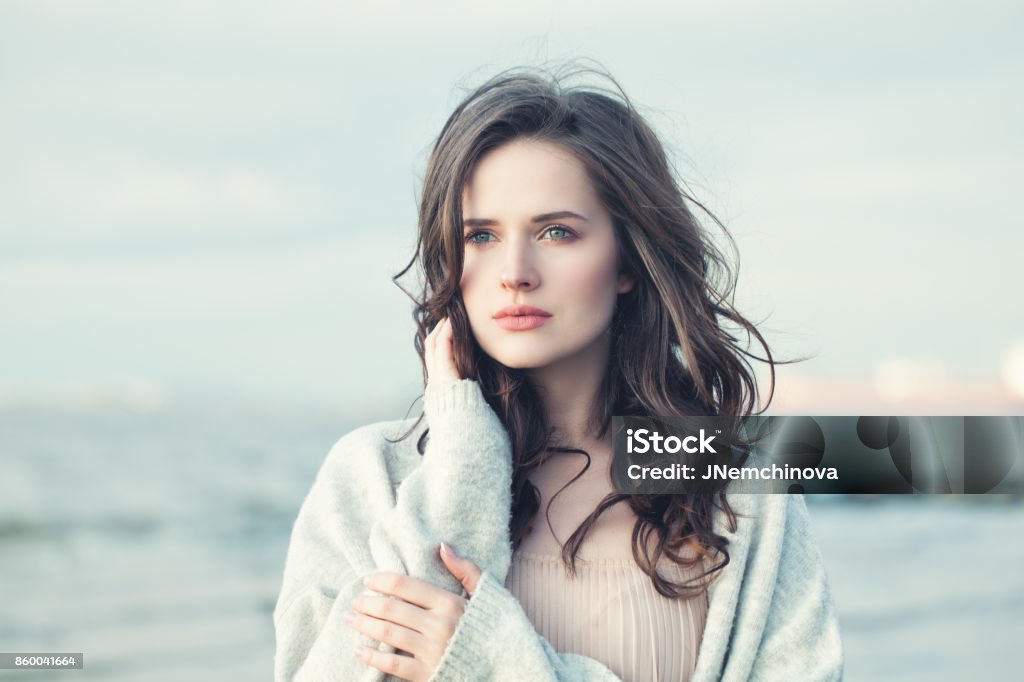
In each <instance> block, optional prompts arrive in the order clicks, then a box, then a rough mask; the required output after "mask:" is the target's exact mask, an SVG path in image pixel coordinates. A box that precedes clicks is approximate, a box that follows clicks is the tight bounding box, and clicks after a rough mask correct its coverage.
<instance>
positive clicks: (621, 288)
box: [616, 272, 635, 294]
mask: <svg viewBox="0 0 1024 682" xmlns="http://www.w3.org/2000/svg"><path fill="white" fill-rule="evenodd" d="M634 284H635V282H634V281H633V278H632V277H630V276H629V275H627V274H626V273H624V272H620V273H619V281H618V285H617V286H616V291H618V293H620V294H628V293H629V292H630V291H633V285H634Z"/></svg>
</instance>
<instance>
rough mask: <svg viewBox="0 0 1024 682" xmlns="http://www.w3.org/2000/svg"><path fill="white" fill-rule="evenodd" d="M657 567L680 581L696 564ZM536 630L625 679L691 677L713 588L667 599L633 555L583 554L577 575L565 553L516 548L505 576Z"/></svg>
mask: <svg viewBox="0 0 1024 682" xmlns="http://www.w3.org/2000/svg"><path fill="white" fill-rule="evenodd" d="M671 566H672V567H674V568H663V567H662V565H660V564H659V568H658V571H659V573H661V574H662V575H663V576H664V577H666V578H669V579H671V580H672V581H673V582H681V581H685V580H686V579H687V578H688V577H691V576H693V575H695V574H696V575H699V574H700V572H699V571H698V570H697V568H695V567H694V568H688V569H683V568H682V567H680V566H678V565H676V564H671ZM505 587H506V588H507V589H508V590H509V592H511V593H512V594H513V595H515V597H516V599H518V600H519V603H520V604H521V605H522V607H523V610H524V611H525V612H526V615H527V617H528V618H529V619H530V621H531V622H532V623H533V626H534V627H535V628H536V629H537V632H538V633H539V634H540V635H541V636H542V637H544V638H545V639H547V640H548V641H549V642H550V643H551V645H552V646H553V647H554V648H555V649H556V650H558V651H562V652H569V653H575V654H581V655H584V656H589V657H590V658H594V659H597V660H598V661H600V662H602V663H603V664H605V665H606V666H608V667H609V668H611V670H612V671H614V672H615V674H616V675H618V676H619V677H620V678H622V679H623V680H632V681H634V682H667V681H669V680H671V681H673V682H675V681H677V680H689V679H690V676H691V674H692V673H693V670H694V667H695V666H696V663H697V652H698V650H699V648H700V639H701V635H702V634H703V632H704V622H705V620H706V618H707V610H708V602H707V593H706V592H705V593H704V594H701V595H700V596H699V597H694V598H692V599H667V598H665V597H663V596H662V595H660V594H659V593H658V591H657V590H655V589H654V585H653V584H652V583H651V579H650V577H648V575H647V574H646V573H644V572H643V571H642V570H640V568H639V567H638V566H637V565H636V563H635V562H634V561H633V560H632V559H598V560H591V561H585V560H577V564H576V577H575V578H570V577H569V576H568V575H567V571H566V568H565V565H564V563H563V562H562V559H561V557H557V556H546V555H540V554H532V553H529V552H515V553H514V554H513V555H512V565H511V568H510V570H509V573H508V577H507V579H506V580H505Z"/></svg>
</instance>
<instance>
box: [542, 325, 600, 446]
mask: <svg viewBox="0 0 1024 682" xmlns="http://www.w3.org/2000/svg"><path fill="white" fill-rule="evenodd" d="M608 351H609V347H608V345H607V344H605V343H601V344H597V347H595V348H593V349H592V351H591V352H587V353H581V354H579V355H577V356H575V357H573V358H570V359H568V360H566V361H563V362H561V363H558V364H556V365H551V366H548V367H544V368H541V369H536V370H533V371H532V372H531V373H530V379H531V381H532V382H533V383H534V385H535V386H536V387H537V391H538V393H539V394H540V397H541V400H542V401H543V402H544V413H545V415H546V416H547V423H548V426H550V427H552V428H554V430H555V438H556V440H557V441H560V442H561V443H563V444H565V445H572V446H573V447H585V446H587V445H594V444H598V443H604V441H605V440H607V439H608V438H607V437H608V434H605V435H604V436H599V434H598V433H597V430H598V429H599V428H600V426H601V421H602V417H603V415H600V414H596V410H597V408H598V407H599V406H600V405H601V404H602V403H603V400H602V396H601V389H602V383H603V381H604V377H605V374H606V372H607V371H608V357H609V354H608Z"/></svg>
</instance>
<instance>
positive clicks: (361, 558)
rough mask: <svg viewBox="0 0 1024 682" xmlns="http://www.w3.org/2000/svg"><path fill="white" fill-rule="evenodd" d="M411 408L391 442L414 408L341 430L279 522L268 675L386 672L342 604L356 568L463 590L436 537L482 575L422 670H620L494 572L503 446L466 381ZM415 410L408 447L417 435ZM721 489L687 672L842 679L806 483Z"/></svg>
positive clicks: (468, 673) (503, 499)
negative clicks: (702, 612) (703, 615)
mask: <svg viewBox="0 0 1024 682" xmlns="http://www.w3.org/2000/svg"><path fill="white" fill-rule="evenodd" d="M424 410H425V413H426V420H425V421H426V423H425V424H424V423H421V424H420V426H419V427H417V430H416V431H415V432H414V433H413V435H411V436H410V437H409V438H407V439H405V440H402V441H400V442H398V443H394V444H393V443H389V442H388V439H391V440H395V439H397V437H398V436H399V435H401V434H403V433H404V432H405V431H406V430H407V429H408V428H409V427H410V426H411V425H412V423H413V422H412V420H406V421H395V422H383V423H378V424H372V425H369V426H365V427H362V428H359V429H356V430H355V431H353V432H351V433H349V434H348V435H346V436H344V437H343V438H342V439H341V440H339V441H338V442H337V444H335V446H334V447H333V448H332V449H331V452H330V453H329V454H328V456H327V459H326V460H325V462H324V464H323V466H322V467H321V469H320V472H319V473H318V474H317V477H316V482H315V483H314V484H313V488H312V490H311V491H310V492H309V494H308V496H307V497H306V499H305V501H304V502H303V504H302V508H301V509H300V511H299V515H298V519H297V520H296V522H295V527H294V530H293V531H292V537H291V544H290V546H289V549H288V556H287V561H286V563H285V568H284V580H283V585H282V588H281V595H280V597H279V599H278V602H277V606H276V608H275V610H274V627H275V631H276V638H277V647H276V653H275V656H274V677H275V680H277V681H278V682H282V681H284V680H289V681H290V680H295V681H300V680H309V681H317V682H331V681H334V680H339V681H340V680H360V681H366V682H368V681H370V680H382V679H385V676H384V674H383V673H381V672H379V671H377V670H376V669H373V668H370V667H367V666H365V665H364V664H363V663H361V662H360V661H359V660H358V659H357V658H356V657H355V654H354V649H355V647H356V644H358V643H363V644H369V645H375V646H378V647H380V646H383V645H380V644H379V643H376V642H373V641H372V640H369V639H368V638H366V637H365V636H362V635H360V634H359V633H357V632H356V631H355V630H353V629H352V628H351V627H350V626H349V625H348V624H347V623H346V622H345V619H344V614H345V611H346V610H348V607H349V603H350V602H351V601H352V599H353V598H354V597H356V596H357V595H359V594H364V593H366V590H365V588H364V587H363V585H362V580H363V578H364V577H365V576H367V575H368V574H370V573H373V572H376V571H380V570H388V571H397V572H401V573H406V574H408V575H411V576H415V577H418V578H422V579H424V580H428V581H430V582H432V583H434V584H436V585H440V586H442V587H445V588H446V589H449V590H451V591H452V592H455V593H462V594H464V593H463V592H462V588H461V585H460V584H459V583H458V581H457V580H456V579H455V578H454V577H452V576H451V574H449V573H448V571H447V569H446V568H445V567H444V565H443V564H442V563H441V561H440V558H439V557H438V554H437V548H438V545H439V544H440V543H441V542H442V541H445V542H447V543H449V544H450V545H452V546H453V547H454V548H455V550H456V551H457V552H459V554H460V555H462V556H464V557H466V558H468V559H471V560H472V561H474V562H475V563H476V564H477V565H478V566H479V567H480V568H481V569H482V571H483V576H482V578H481V580H480V583H479V585H478V586H477V589H476V592H475V593H474V594H473V595H472V598H470V599H469V601H468V605H467V609H466V612H465V613H464V614H463V616H462V619H461V621H460V623H459V626H458V628H457V630H456V632H455V634H454V636H453V637H452V639H451V641H450V642H449V644H448V649H447V652H446V653H445V656H444V658H443V659H442V661H441V664H440V666H439V668H438V670H437V672H436V673H435V674H434V676H433V677H432V678H431V682H444V681H449V680H451V681H455V680H459V681H462V680H466V681H468V680H474V681H475V680H480V681H483V680H494V681H497V682H501V681H503V680H508V681H510V682H511V681H515V682H520V681H523V680H527V681H532V680H537V681H541V680H618V679H619V678H617V677H616V676H615V675H614V674H613V673H612V672H611V671H610V670H608V669H607V668H606V667H605V666H603V665H602V664H601V663H599V662H598V661H596V660H594V659H591V658H587V657H585V656H579V655H575V654H567V653H559V652H557V651H555V650H554V649H553V648H552V647H551V645H550V644H549V643H548V642H547V641H546V640H545V639H543V638H542V637H541V636H540V635H538V634H537V633H536V631H535V630H534V629H533V626H532V624H531V623H530V621H529V620H528V618H527V617H526V614H525V613H524V612H523V610H522V608H521V607H520V605H519V603H518V602H517V601H516V599H515V598H514V597H513V596H512V595H511V594H510V593H509V592H508V591H507V590H506V589H505V587H504V582H505V577H506V574H507V572H508V570H509V564H510V562H511V556H512V549H511V545H510V542H509V536H508V521H509V513H510V512H509V510H510V504H511V494H510V484H511V476H512V467H511V448H510V445H509V440H508V434H507V432H506V431H505V429H504V427H503V426H502V424H501V422H500V421H499V420H498V417H497V415H495V413H494V411H493V410H492V409H491V408H490V406H489V405H488V404H487V402H486V400H485V399H484V397H483V394H482V393H481V390H480V386H479V384H478V383H477V382H475V381H473V380H470V379H464V380H462V381H459V382H456V383H452V384H449V385H447V386H445V387H443V388H441V389H439V390H438V391H437V392H436V393H434V394H429V395H428V397H427V399H426V401H425V404H424ZM427 426H429V428H430V435H429V441H428V444H427V448H426V452H425V454H424V455H422V456H421V455H420V454H419V453H417V451H416V441H417V440H418V436H419V435H420V433H422V430H423V429H425V428H427ZM728 497H729V502H730V504H731V505H732V506H733V508H734V509H735V510H736V511H737V512H738V513H739V514H742V515H744V516H741V517H739V518H738V526H739V527H738V530H737V531H736V532H735V533H733V532H730V531H729V529H728V526H727V522H726V519H725V518H724V514H718V516H716V518H715V522H714V529H715V532H717V533H719V534H721V535H724V536H726V537H727V538H729V540H730V544H729V553H730V557H731V560H730V562H729V565H728V566H726V567H725V568H724V569H722V571H721V575H719V577H718V578H717V579H716V580H715V581H714V582H713V583H712V586H711V588H710V592H709V593H708V600H709V609H708V616H707V624H706V626H705V630H704V634H703V638H702V640H701V644H700V650H699V653H698V658H697V667H696V670H695V671H694V675H693V680H695V681H705V680H714V679H720V680H725V681H727V682H735V681H739V680H750V679H756V680H787V681H789V680H835V679H841V678H842V668H843V654H842V646H841V643H840V639H839V628H838V624H837V621H836V616H835V609H834V606H833V602H832V596H831V593H830V590H829V586H828V581H827V578H826V575H825V570H824V567H823V565H822V561H821V556H820V554H819V553H818V550H817V547H816V546H815V544H814V542H813V539H812V537H811V534H810V530H809V527H808V517H807V507H806V504H805V502H804V499H803V497H802V496H798V495H758V494H731V495H729V496H728ZM716 513H717V512H716ZM747 517H749V518H747ZM386 679H388V680H391V679H394V678H391V677H387V678H386Z"/></svg>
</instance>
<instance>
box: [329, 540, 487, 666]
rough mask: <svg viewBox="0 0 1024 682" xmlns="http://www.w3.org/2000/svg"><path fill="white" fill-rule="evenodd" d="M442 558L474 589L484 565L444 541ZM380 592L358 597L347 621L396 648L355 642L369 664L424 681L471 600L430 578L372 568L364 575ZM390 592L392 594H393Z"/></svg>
mask: <svg viewBox="0 0 1024 682" xmlns="http://www.w3.org/2000/svg"><path fill="white" fill-rule="evenodd" d="M441 561H443V562H444V565H445V567H446V568H447V569H448V571H449V572H451V574H452V575H454V576H455V577H456V578H458V579H459V582H461V583H462V586H463V587H465V588H466V591H467V592H468V593H469V594H470V595H472V594H473V592H475V591H476V586H477V583H479V581H480V569H479V568H478V567H477V565H476V564H474V563H473V562H472V561H470V560H468V559H462V558H460V557H458V556H456V555H455V552H454V551H452V549H451V547H449V546H448V545H447V544H442V545H441ZM365 584H366V586H367V587H369V588H370V589H371V590H373V591H374V592H379V593H381V594H382V595H384V596H382V597H356V598H355V599H353V600H352V612H351V613H349V614H346V619H347V620H348V621H349V624H350V625H351V626H352V627H353V628H355V629H356V630H358V631H359V632H361V633H363V634H364V635H367V636H369V637H372V638H373V639H376V640H378V641H380V642H384V643H385V644H390V645H391V646H393V647H394V648H395V649H396V652H395V653H393V654H389V653H384V652H383V651H377V650H376V649H372V648H369V647H363V646H359V647H356V656H357V657H358V658H359V660H360V661H362V662H363V663H365V664H366V665H368V666H371V667H373V668H376V669H377V670H380V671H382V672H385V673H387V674H389V675H394V676H395V677H400V678H402V679H403V680H409V681H410V682H426V681H427V680H429V679H430V678H431V676H433V674H434V672H436V671H437V668H438V665H440V663H441V659H442V658H443V657H444V652H445V650H447V648H448V642H449V640H451V638H452V635H454V634H455V629H456V628H457V627H458V624H459V620H460V619H461V618H462V614H463V613H465V611H466V604H467V600H466V599H464V598H463V597H460V596H458V595H456V594H452V593H451V592H449V591H448V590H445V589H442V588H440V587H437V586H436V585H432V584H430V583H428V582H426V581H423V580H419V579H417V578H412V577H410V576H407V575H402V574H400V573H374V574H373V575H371V576H370V577H368V578H367V579H366V581H365ZM391 597H394V599H392V598H391Z"/></svg>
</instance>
